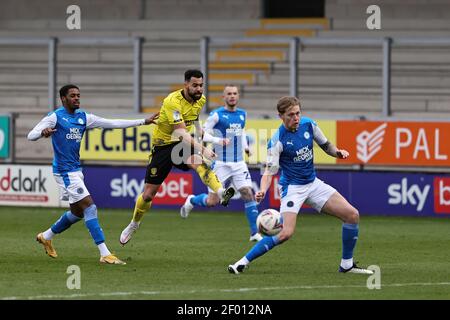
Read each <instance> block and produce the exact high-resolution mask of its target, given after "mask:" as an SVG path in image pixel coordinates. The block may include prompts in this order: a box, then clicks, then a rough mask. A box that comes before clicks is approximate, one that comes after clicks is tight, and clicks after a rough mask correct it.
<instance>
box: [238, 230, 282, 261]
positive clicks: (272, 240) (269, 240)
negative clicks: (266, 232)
mask: <svg viewBox="0 0 450 320" xmlns="http://www.w3.org/2000/svg"><path fill="white" fill-rule="evenodd" d="M279 243H280V241H279V240H278V236H273V237H264V238H263V239H262V240H260V241H259V242H258V243H257V244H255V245H254V246H253V248H251V249H250V251H249V252H248V253H247V254H246V255H245V257H246V258H247V260H248V261H252V260H255V259H256V258H258V257H260V256H262V255H263V254H265V253H266V252H268V251H269V250H271V249H272V248H273V247H275V246H276V245H277V244H279Z"/></svg>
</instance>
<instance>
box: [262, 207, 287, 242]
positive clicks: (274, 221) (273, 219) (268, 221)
mask: <svg viewBox="0 0 450 320" xmlns="http://www.w3.org/2000/svg"><path fill="white" fill-rule="evenodd" d="M256 225H257V226H258V231H259V233H261V234H264V235H266V236H274V235H276V234H278V233H280V231H281V229H283V217H282V216H281V213H280V212H278V211H277V210H275V209H265V210H263V211H261V213H260V214H259V215H258V218H257V219H256Z"/></svg>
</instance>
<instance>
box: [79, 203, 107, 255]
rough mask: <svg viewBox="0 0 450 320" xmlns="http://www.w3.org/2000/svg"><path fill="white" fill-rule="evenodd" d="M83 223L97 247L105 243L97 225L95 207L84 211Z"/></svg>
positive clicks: (93, 205) (101, 231)
mask: <svg viewBox="0 0 450 320" xmlns="http://www.w3.org/2000/svg"><path fill="white" fill-rule="evenodd" d="M84 223H85V224H86V227H87V228H88V230H89V233H90V234H91V237H92V239H94V242H95V244H96V245H97V246H98V245H99V244H100V243H103V242H105V236H104V235H103V230H102V228H101V227H100V224H99V223H98V218H97V207H96V206H95V204H92V205H91V206H89V207H88V208H86V209H84Z"/></svg>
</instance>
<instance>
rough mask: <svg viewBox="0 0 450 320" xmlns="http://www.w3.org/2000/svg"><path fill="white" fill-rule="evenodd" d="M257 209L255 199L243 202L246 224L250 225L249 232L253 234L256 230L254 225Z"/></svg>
mask: <svg viewBox="0 0 450 320" xmlns="http://www.w3.org/2000/svg"><path fill="white" fill-rule="evenodd" d="M258 214H259V212H258V209H257V208H256V201H250V202H246V203H245V215H246V217H247V221H248V225H249V226H250V234H251V235H254V234H255V233H257V232H258V228H257V227H256V219H257V218H258Z"/></svg>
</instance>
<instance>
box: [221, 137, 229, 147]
mask: <svg viewBox="0 0 450 320" xmlns="http://www.w3.org/2000/svg"><path fill="white" fill-rule="evenodd" d="M229 144H230V139H228V138H225V139H222V145H223V146H227V145H229Z"/></svg>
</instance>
